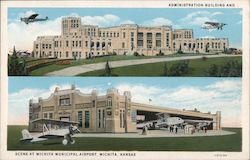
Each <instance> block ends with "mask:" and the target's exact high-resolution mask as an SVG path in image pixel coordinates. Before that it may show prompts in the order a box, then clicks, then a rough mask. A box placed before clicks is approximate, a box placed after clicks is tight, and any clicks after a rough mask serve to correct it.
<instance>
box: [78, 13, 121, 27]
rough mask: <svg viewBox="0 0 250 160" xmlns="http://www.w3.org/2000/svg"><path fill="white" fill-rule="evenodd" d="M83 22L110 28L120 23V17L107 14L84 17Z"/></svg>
mask: <svg viewBox="0 0 250 160" xmlns="http://www.w3.org/2000/svg"><path fill="white" fill-rule="evenodd" d="M81 20H82V24H86V25H98V26H100V27H108V26H113V25H116V24H117V23H119V22H120V17H118V16H116V15H112V14H106V15H104V16H83V17H82V18H81Z"/></svg>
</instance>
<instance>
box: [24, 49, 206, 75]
mask: <svg viewBox="0 0 250 160" xmlns="http://www.w3.org/2000/svg"><path fill="white" fill-rule="evenodd" d="M183 55H185V56H195V55H199V54H197V53H185V54H177V53H176V54H170V55H165V56H125V55H116V56H104V57H97V58H93V59H81V60H71V64H68V65H59V64H56V62H55V63H54V64H51V65H46V66H44V67H40V68H38V69H36V70H33V71H32V72H30V74H29V75H31V76H42V75H45V74H47V73H49V72H53V71H57V70H60V69H64V68H68V67H72V66H78V65H84V64H91V63H99V62H106V61H119V60H132V59H148V58H162V57H180V56H183ZM202 55H204V54H202ZM43 61H44V60H43V59H39V60H33V61H31V62H29V65H30V64H33V63H40V62H43ZM51 61H52V60H51Z"/></svg>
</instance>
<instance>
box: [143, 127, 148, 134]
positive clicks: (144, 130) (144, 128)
mask: <svg viewBox="0 0 250 160" xmlns="http://www.w3.org/2000/svg"><path fill="white" fill-rule="evenodd" d="M146 130H147V128H146V126H143V128H142V135H147V131H146Z"/></svg>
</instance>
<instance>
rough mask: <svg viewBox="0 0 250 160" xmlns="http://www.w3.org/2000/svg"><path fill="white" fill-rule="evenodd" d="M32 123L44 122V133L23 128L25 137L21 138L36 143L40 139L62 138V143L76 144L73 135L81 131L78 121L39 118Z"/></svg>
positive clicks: (22, 140)
mask: <svg viewBox="0 0 250 160" xmlns="http://www.w3.org/2000/svg"><path fill="white" fill-rule="evenodd" d="M31 123H32V124H42V126H43V130H42V133H38V134H34V135H31V134H30V132H29V131H28V130H27V129H24V130H22V136H23V138H22V139H20V141H21V142H24V143H35V142H39V141H46V140H49V139H55V138H62V144H63V145H67V144H69V143H70V144H74V143H75V140H73V139H72V135H74V134H76V133H80V130H79V129H78V128H77V126H76V125H77V124H78V122H73V121H63V120H55V119H46V118H39V119H36V120H33V121H31Z"/></svg>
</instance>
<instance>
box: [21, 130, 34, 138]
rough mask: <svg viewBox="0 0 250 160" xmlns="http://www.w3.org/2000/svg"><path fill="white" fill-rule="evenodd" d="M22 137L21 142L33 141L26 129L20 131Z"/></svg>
mask: <svg viewBox="0 0 250 160" xmlns="http://www.w3.org/2000/svg"><path fill="white" fill-rule="evenodd" d="M22 136H23V138H22V139H21V141H27V140H32V139H33V137H32V136H31V134H30V132H29V131H28V130H27V129H23V130H22Z"/></svg>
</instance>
